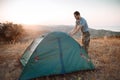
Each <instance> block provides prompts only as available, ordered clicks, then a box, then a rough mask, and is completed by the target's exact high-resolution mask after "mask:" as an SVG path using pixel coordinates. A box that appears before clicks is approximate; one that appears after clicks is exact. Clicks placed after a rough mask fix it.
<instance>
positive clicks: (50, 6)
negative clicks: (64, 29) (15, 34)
mask: <svg viewBox="0 0 120 80" xmlns="http://www.w3.org/2000/svg"><path fill="white" fill-rule="evenodd" d="M119 3H120V1H119V0H97V1H96V0H80V1H78V0H69V1H68V0H66V1H65V0H44V1H41V0H11V1H9V0H1V1H0V12H1V13H0V22H6V21H9V22H13V23H17V24H28V25H74V24H75V19H74V16H73V13H74V11H76V10H77V11H79V12H80V14H81V16H82V17H84V18H85V19H86V21H87V23H88V26H89V27H90V28H93V29H105V30H112V31H120V27H119V26H120V15H119V14H120V5H119Z"/></svg>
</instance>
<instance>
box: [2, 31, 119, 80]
mask: <svg viewBox="0 0 120 80" xmlns="http://www.w3.org/2000/svg"><path fill="white" fill-rule="evenodd" d="M39 34H40V33H38V32H33V34H32V35H31V34H30V35H28V37H27V38H26V39H24V40H23V41H21V42H18V43H15V44H3V43H2V44H0V80H17V79H18V78H19V75H20V73H21V71H22V66H21V64H20V62H19V59H20V57H21V55H22V54H23V53H24V51H25V49H26V48H27V47H28V46H29V45H30V43H31V42H32V40H33V39H34V38H35V37H37V36H38V35H39ZM77 41H78V42H79V43H80V40H77ZM89 56H90V57H91V59H92V61H93V63H94V65H95V67H96V69H95V70H94V71H78V72H74V73H70V74H65V75H57V76H50V77H42V78H37V79H36V80H120V76H119V75H120V62H119V61H120V39H119V38H105V39H104V38H99V39H91V42H90V48H89Z"/></svg>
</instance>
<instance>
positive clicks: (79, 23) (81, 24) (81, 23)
mask: <svg viewBox="0 0 120 80" xmlns="http://www.w3.org/2000/svg"><path fill="white" fill-rule="evenodd" d="M74 17H75V19H76V25H75V27H74V28H73V30H72V31H71V32H70V35H71V36H73V35H74V34H76V33H77V32H79V31H81V33H82V44H83V48H84V49H85V50H86V52H87V53H88V47H89V42H90V33H89V28H88V25H87V22H86V20H85V19H84V18H83V17H81V16H80V13H79V12H78V11H75V12H74Z"/></svg>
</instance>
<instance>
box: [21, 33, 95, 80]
mask: <svg viewBox="0 0 120 80" xmlns="http://www.w3.org/2000/svg"><path fill="white" fill-rule="evenodd" d="M20 62H21V63H22V65H23V71H22V73H21V75H20V80H26V79H32V78H36V77H42V76H50V75H56V74H65V73H71V72H75V71H80V70H93V69H94V68H95V67H94V65H93V63H92V61H91V60H90V58H89V56H88V54H87V53H86V51H85V50H84V49H83V48H82V47H81V46H80V45H79V43H78V42H77V41H75V40H74V39H73V38H72V37H70V36H69V35H68V34H66V33H64V32H51V33H49V34H47V35H46V36H45V37H42V38H41V37H40V38H37V39H36V40H34V41H33V42H32V43H31V45H30V46H29V47H28V48H27V49H26V51H25V52H24V54H23V55H22V57H21V59H20Z"/></svg>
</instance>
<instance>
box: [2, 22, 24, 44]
mask: <svg viewBox="0 0 120 80" xmlns="http://www.w3.org/2000/svg"><path fill="white" fill-rule="evenodd" d="M23 33H24V29H23V26H22V25H20V24H14V23H12V22H6V23H0V41H5V42H12V43H14V42H16V41H18V40H20V38H21V37H22V35H23Z"/></svg>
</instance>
